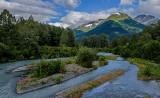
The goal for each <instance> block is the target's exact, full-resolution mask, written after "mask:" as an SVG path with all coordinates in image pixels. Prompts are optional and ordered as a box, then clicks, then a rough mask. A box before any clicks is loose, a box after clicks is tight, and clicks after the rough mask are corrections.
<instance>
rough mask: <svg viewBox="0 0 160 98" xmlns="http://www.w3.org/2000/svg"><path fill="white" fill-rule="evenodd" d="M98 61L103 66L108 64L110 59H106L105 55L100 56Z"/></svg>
mask: <svg viewBox="0 0 160 98" xmlns="http://www.w3.org/2000/svg"><path fill="white" fill-rule="evenodd" d="M98 63H99V65H101V66H103V65H107V64H108V60H106V58H105V56H100V57H99V59H98Z"/></svg>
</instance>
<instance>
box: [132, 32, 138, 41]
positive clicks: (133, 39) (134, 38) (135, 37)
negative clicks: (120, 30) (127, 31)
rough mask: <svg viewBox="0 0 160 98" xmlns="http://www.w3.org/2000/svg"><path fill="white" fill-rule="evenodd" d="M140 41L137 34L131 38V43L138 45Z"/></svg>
mask: <svg viewBox="0 0 160 98" xmlns="http://www.w3.org/2000/svg"><path fill="white" fill-rule="evenodd" d="M137 41H138V39H137V36H136V34H135V33H134V34H133V35H132V37H131V43H136V42H137Z"/></svg>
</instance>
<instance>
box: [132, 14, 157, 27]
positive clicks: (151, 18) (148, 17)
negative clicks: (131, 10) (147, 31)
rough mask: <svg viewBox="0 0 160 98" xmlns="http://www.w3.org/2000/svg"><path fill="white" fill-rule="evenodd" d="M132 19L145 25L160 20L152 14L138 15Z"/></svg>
mask: <svg viewBox="0 0 160 98" xmlns="http://www.w3.org/2000/svg"><path fill="white" fill-rule="evenodd" d="M134 19H135V20H136V21H138V22H140V23H142V24H145V25H151V24H156V23H157V22H158V20H160V19H158V18H156V17H154V16H152V15H138V16H137V17H135V18H134Z"/></svg>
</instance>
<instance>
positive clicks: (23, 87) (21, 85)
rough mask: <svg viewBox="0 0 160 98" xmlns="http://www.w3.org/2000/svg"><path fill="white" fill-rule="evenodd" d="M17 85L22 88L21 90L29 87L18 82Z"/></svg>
mask: <svg viewBox="0 0 160 98" xmlns="http://www.w3.org/2000/svg"><path fill="white" fill-rule="evenodd" d="M17 87H18V88H20V89H21V90H26V89H27V87H26V86H24V85H23V84H22V83H17Z"/></svg>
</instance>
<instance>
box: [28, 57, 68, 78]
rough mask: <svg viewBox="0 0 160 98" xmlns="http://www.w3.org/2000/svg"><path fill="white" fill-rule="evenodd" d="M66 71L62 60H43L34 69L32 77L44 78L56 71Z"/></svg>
mask: <svg viewBox="0 0 160 98" xmlns="http://www.w3.org/2000/svg"><path fill="white" fill-rule="evenodd" d="M62 71H65V66H64V65H62V62H61V60H56V61H43V60H42V61H41V62H40V63H38V65H37V66H36V67H35V68H34V69H33V70H32V72H31V74H32V77H35V78H44V77H47V76H50V75H53V74H55V73H59V72H62Z"/></svg>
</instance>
